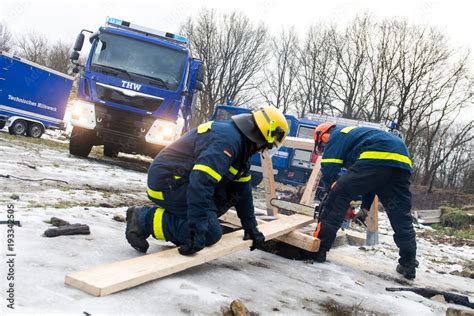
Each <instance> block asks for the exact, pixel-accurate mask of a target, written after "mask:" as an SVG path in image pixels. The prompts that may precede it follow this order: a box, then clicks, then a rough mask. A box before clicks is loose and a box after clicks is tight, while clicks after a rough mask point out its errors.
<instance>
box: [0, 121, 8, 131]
mask: <svg viewBox="0 0 474 316" xmlns="http://www.w3.org/2000/svg"><path fill="white" fill-rule="evenodd" d="M6 123H7V122H6V121H0V129H3V128H4V127H5V124H6Z"/></svg>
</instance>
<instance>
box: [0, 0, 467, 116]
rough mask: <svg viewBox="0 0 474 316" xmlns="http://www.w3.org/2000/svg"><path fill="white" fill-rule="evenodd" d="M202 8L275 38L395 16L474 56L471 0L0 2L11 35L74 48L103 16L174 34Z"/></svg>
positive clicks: (4, 0) (3, 19)
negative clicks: (233, 16) (237, 16)
mask: <svg viewBox="0 0 474 316" xmlns="http://www.w3.org/2000/svg"><path fill="white" fill-rule="evenodd" d="M202 8H212V9H215V10H216V11H218V12H230V11H234V10H236V11H241V12H243V13H245V14H246V15H247V16H249V17H250V18H251V19H252V20H253V21H255V22H264V23H265V24H266V25H267V26H268V27H269V29H270V31H271V32H272V33H273V34H276V33H278V32H279V31H280V30H281V29H282V28H283V27H291V26H293V27H295V29H296V31H297V32H298V34H299V35H300V36H301V37H303V36H304V34H305V32H306V30H307V28H308V26H310V25H312V24H317V23H319V22H326V23H336V24H338V25H340V26H344V25H346V24H347V22H349V21H350V20H352V19H353V18H354V17H355V16H356V15H357V14H362V13H369V14H371V15H372V16H373V17H374V18H375V19H383V18H388V17H398V18H402V19H407V20H408V21H409V22H412V23H416V24H421V25H429V26H434V27H436V28H438V29H439V30H441V31H443V32H444V33H445V34H447V35H448V37H449V38H451V40H452V45H454V46H455V47H457V48H461V49H470V51H471V52H472V54H471V59H472V56H474V55H473V54H474V36H473V31H474V17H473V14H474V10H473V9H474V1H469V0H391V1H386V0H324V1H321V0H313V1H300V0H292V1H288V0H236V1H225V0H207V1H204V0H177V1H170V0H167V1H161V0H155V1H147V0H129V1H123V0H119V1H112V0H104V1H101V0H95V1H91V0H82V1H81V0H78V1H71V0H45V1H39V0H26V1H23V0H17V1H13V0H1V1H0V21H3V22H6V24H7V25H8V27H9V28H10V30H11V31H12V33H14V34H17V33H22V32H27V31H29V30H34V31H36V32H39V33H43V34H44V35H46V36H47V37H48V39H50V40H51V41H52V42H54V41H56V40H58V39H61V40H63V41H66V42H70V43H73V42H74V39H75V38H76V35H77V34H78V33H79V31H80V30H82V29H89V30H96V29H97V28H98V27H99V26H101V25H103V24H104V21H105V18H106V17H107V16H111V17H115V18H119V19H122V20H126V21H129V22H132V23H136V24H140V25H143V26H147V27H150V28H155V29H159V30H162V31H167V32H172V33H176V32H178V30H179V26H180V24H181V23H183V21H184V20H185V19H186V18H187V17H189V16H194V15H196V14H197V13H198V12H199V11H200V9H202ZM84 51H85V50H84ZM471 65H472V63H471ZM464 113H466V114H467V115H463V117H464V119H469V117H472V116H474V105H473V106H470V107H469V109H468V110H467V111H466V112H464Z"/></svg>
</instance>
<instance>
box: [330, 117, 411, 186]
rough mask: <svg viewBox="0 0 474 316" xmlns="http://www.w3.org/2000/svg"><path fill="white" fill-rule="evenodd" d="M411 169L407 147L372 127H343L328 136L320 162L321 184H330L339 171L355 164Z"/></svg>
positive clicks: (399, 140) (395, 138)
mask: <svg viewBox="0 0 474 316" xmlns="http://www.w3.org/2000/svg"><path fill="white" fill-rule="evenodd" d="M356 162H357V164H359V165H364V166H387V167H395V168H400V169H405V170H407V171H409V172H411V170H412V161H411V159H410V153H409V152H408V148H407V146H406V145H405V143H404V142H403V140H401V139H400V138H398V137H397V136H395V135H394V134H392V133H389V132H385V131H382V130H379V129H376V128H371V127H354V126H351V127H344V128H338V129H336V130H334V131H333V132H332V133H331V136H330V138H329V141H328V142H327V144H326V148H325V149H324V154H323V157H322V159H321V172H322V181H323V183H324V184H325V185H326V186H327V185H331V184H332V183H333V182H334V181H335V180H336V178H337V174H338V172H339V171H340V170H341V168H343V167H344V168H349V167H350V166H351V165H353V164H354V163H356Z"/></svg>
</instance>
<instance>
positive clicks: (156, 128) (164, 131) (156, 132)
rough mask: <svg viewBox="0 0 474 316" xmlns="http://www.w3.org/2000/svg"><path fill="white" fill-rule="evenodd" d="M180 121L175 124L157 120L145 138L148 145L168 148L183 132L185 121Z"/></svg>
mask: <svg viewBox="0 0 474 316" xmlns="http://www.w3.org/2000/svg"><path fill="white" fill-rule="evenodd" d="M181 120H182V119H178V120H177V121H176V123H175V122H170V121H165V120H160V119H157V120H156V121H155V122H154V123H153V125H152V126H151V128H150V130H149V131H148V133H147V134H146V136H145V140H146V142H147V143H152V144H157V145H162V146H167V145H169V144H171V143H172V142H174V141H175V140H176V139H177V138H178V137H179V136H180V135H181V132H182V130H183V126H184V121H183V122H181Z"/></svg>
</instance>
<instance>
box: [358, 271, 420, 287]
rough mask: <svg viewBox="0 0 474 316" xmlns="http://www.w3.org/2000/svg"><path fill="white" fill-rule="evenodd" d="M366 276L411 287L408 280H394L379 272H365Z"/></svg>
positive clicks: (390, 276) (394, 278)
mask: <svg viewBox="0 0 474 316" xmlns="http://www.w3.org/2000/svg"><path fill="white" fill-rule="evenodd" d="M366 272H367V273H368V274H370V275H373V276H376V277H378V278H381V279H382V280H385V281H391V282H395V283H398V284H401V285H407V286H412V283H411V282H409V281H408V280H405V279H402V278H396V277H394V276H392V275H389V274H386V273H380V272H372V271H366Z"/></svg>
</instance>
